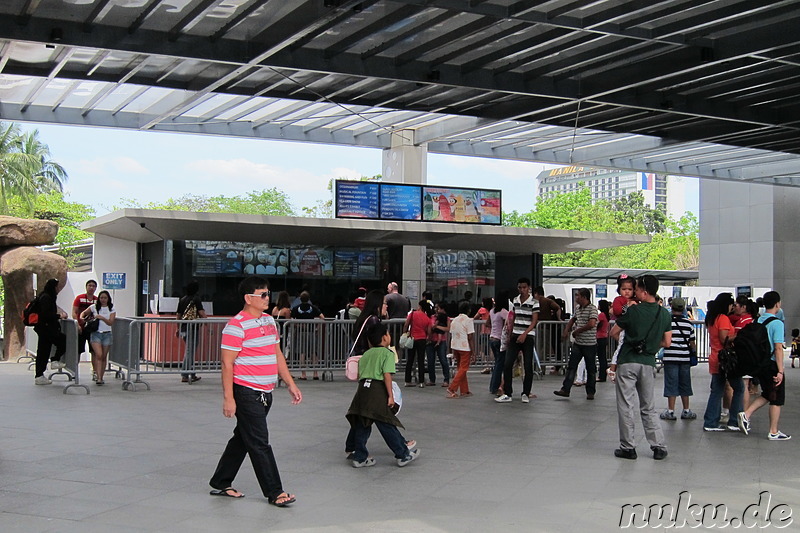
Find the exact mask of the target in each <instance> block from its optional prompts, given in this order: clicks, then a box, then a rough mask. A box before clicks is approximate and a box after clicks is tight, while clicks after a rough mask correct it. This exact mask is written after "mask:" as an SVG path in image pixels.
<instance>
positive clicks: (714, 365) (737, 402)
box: [703, 292, 744, 431]
mask: <svg viewBox="0 0 800 533" xmlns="http://www.w3.org/2000/svg"><path fill="white" fill-rule="evenodd" d="M731 310H733V296H732V295H731V293H729V292H722V293H720V294H718V295H717V297H716V298H714V301H713V302H710V303H709V307H708V313H707V314H706V328H708V340H709V343H710V344H711V354H710V355H709V356H708V371H709V372H710V373H711V393H710V394H709V395H708V404H707V405H706V412H705V415H704V416H703V431H725V428H724V427H721V426H720V425H719V420H720V416H721V412H722V396H723V394H724V392H725V383H729V384H730V386H731V388H732V389H733V398H732V399H731V408H730V415H729V420H732V421H735V420H737V417H738V415H739V413H740V412H741V411H742V409H743V402H744V383H743V382H742V378H734V377H732V376H726V375H725V374H724V373H723V372H721V371H720V368H719V352H720V350H722V349H723V348H724V347H725V343H726V342H727V341H728V339H729V338H730V339H732V338H733V336H734V335H735V333H734V329H733V325H732V324H731V321H730V319H729V318H728V315H729V314H730V313H731ZM728 429H729V430H731V431H738V430H739V427H738V426H737V425H736V423H735V422H734V423H733V424H731V423H730V422H729V423H728Z"/></svg>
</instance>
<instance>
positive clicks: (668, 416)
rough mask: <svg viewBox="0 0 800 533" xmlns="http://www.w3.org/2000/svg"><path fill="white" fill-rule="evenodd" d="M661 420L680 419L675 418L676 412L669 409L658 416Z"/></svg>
mask: <svg viewBox="0 0 800 533" xmlns="http://www.w3.org/2000/svg"><path fill="white" fill-rule="evenodd" d="M681 416H683V415H681ZM658 417H659V418H660V419H661V420H677V419H678V417H676V416H675V411H670V410H669V409H665V410H664V412H663V413H661V414H660V415H658Z"/></svg>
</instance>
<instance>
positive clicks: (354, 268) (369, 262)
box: [333, 248, 377, 279]
mask: <svg viewBox="0 0 800 533" xmlns="http://www.w3.org/2000/svg"><path fill="white" fill-rule="evenodd" d="M376 263H377V254H376V252H375V250H361V249H357V248H351V249H347V248H337V249H336V253H335V254H334V260H333V269H334V272H335V274H336V277H337V278H354V279H371V278H374V277H375V273H376V272H377V269H376V268H375V265H376Z"/></svg>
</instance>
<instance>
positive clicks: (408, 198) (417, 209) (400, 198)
mask: <svg viewBox="0 0 800 533" xmlns="http://www.w3.org/2000/svg"><path fill="white" fill-rule="evenodd" d="M420 193H421V191H420V188H419V187H418V186H417V185H394V184H388V183H382V184H381V188H380V199H381V211H380V213H381V214H380V218H382V219H386V220H422V207H421V205H420Z"/></svg>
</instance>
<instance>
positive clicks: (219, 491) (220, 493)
mask: <svg viewBox="0 0 800 533" xmlns="http://www.w3.org/2000/svg"><path fill="white" fill-rule="evenodd" d="M231 491H233V492H239V491H238V490H236V489H234V488H233V487H228V488H227V489H214V490H212V491H211V492H209V494H210V495H212V496H225V497H227V498H244V494H242V493H241V492H239V495H238V496H236V495H235V494H231Z"/></svg>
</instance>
